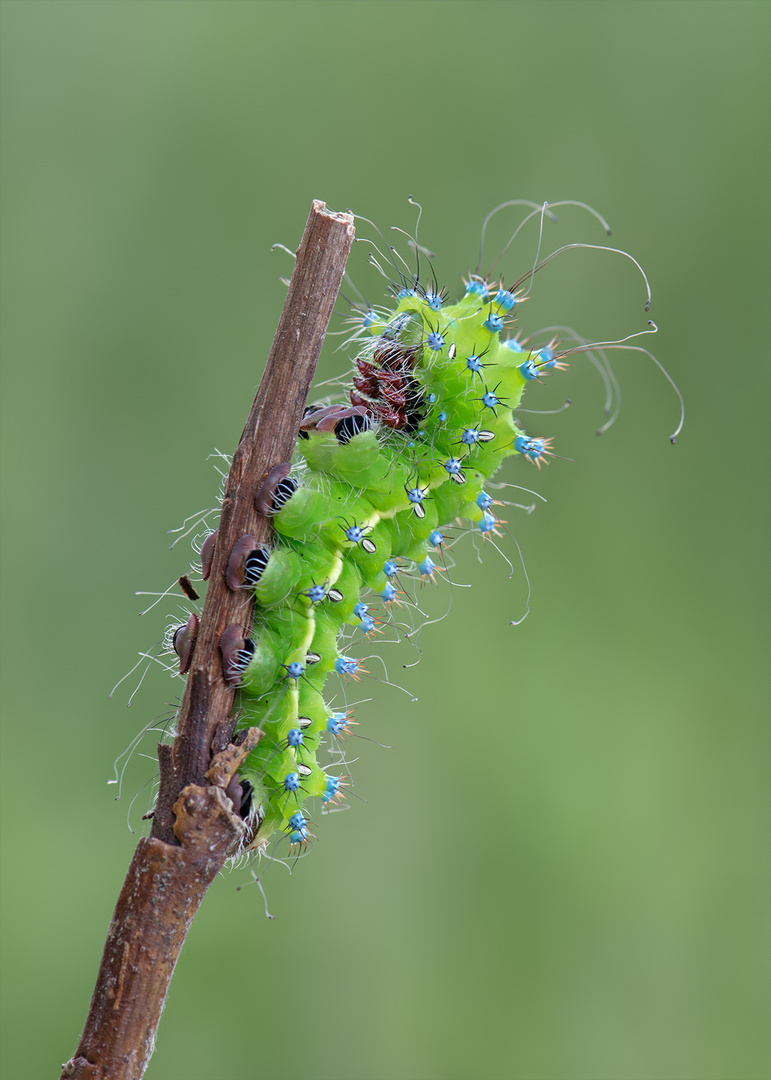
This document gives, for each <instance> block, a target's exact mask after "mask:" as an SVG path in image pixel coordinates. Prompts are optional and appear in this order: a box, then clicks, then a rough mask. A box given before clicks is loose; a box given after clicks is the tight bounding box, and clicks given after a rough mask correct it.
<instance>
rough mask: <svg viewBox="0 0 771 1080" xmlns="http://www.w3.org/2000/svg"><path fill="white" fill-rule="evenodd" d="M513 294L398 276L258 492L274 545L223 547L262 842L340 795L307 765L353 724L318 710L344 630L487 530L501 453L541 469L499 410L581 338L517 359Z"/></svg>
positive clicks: (538, 456)
mask: <svg viewBox="0 0 771 1080" xmlns="http://www.w3.org/2000/svg"><path fill="white" fill-rule="evenodd" d="M531 205H532V204H531ZM542 212H543V211H542ZM488 220H489V218H488ZM571 246H579V245H571ZM582 246H592V245H582ZM609 250H615V249H609ZM623 254H625V253H623ZM550 257H551V256H549V257H547V260H548V258H550ZM547 260H545V261H547ZM535 269H537V267H535V268H534V270H533V272H534V271H535ZM527 276H528V275H526V277H527ZM529 276H530V277H531V279H532V273H531V274H530V275H529ZM522 280H524V279H522ZM520 284H521V282H517V284H516V285H515V286H513V287H512V288H506V287H505V286H504V285H503V283H502V282H500V283H495V282H491V281H490V280H488V279H486V278H483V277H482V276H480V275H479V274H475V275H471V276H470V278H469V279H468V280H467V281H466V282H465V291H464V293H463V295H462V296H461V298H460V299H459V300H458V301H457V302H456V303H453V304H449V303H447V299H446V296H445V294H444V293H442V292H440V291H438V289H436V288H426V287H424V286H423V285H422V284H421V283H420V281H419V280H418V276H417V274H416V275H415V277H414V278H406V277H405V276H404V275H403V274H402V275H401V281H400V282H397V283H396V286H395V287H394V289H393V291H394V293H395V303H394V304H393V306H392V307H391V308H390V309H388V310H382V311H373V310H368V311H367V312H366V313H365V314H364V315H363V317H361V318H360V320H359V326H358V329H357V332H356V333H355V334H354V336H353V338H352V339H351V340H352V341H354V342H356V344H357V346H358V355H357V357H356V360H355V371H354V375H353V388H352V389H351V390H350V391H349V402H346V403H344V404H338V405H316V406H310V407H309V408H308V409H306V413H305V416H304V418H303V420H302V424H301V429H300V432H299V438H298V442H297V447H296V452H295V454H294V459H293V461H292V462H291V463H289V462H287V463H284V464H282V465H280V466H277V468H276V469H274V470H273V472H272V473H271V474H270V475H269V476H268V478H267V479H266V481H265V482H264V483H263V485H262V487H261V489H260V491H259V492H257V493H256V500H257V508H258V509H259V510H260V511H261V512H262V513H264V514H267V515H268V516H270V518H271V520H272V524H273V526H274V528H275V534H276V538H275V543H274V544H273V546H272V547H271V548H265V547H257V546H256V545H255V542H254V538H253V537H251V536H245V537H243V538H242V539H241V540H240V541H239V542H238V544H236V546H235V548H234V549H233V552H232V553H231V556H230V561H229V564H228V578H227V579H228V584H229V585H230V586H231V588H234V589H245V590H253V592H254V596H255V599H256V605H255V616H254V626H253V629H252V632H251V635H250V637H248V638H244V637H243V632H242V630H241V628H240V627H230V628H229V630H227V631H226V632H225V634H224V635H223V639H222V645H221V647H222V654H223V666H224V672H225V677H226V679H228V680H229V681H230V682H231V683H232V684H234V685H237V686H238V687H239V712H238V716H239V720H238V726H239V728H243V727H250V726H258V727H260V728H261V729H262V730H263V732H264V737H263V739H262V741H261V742H260V743H259V744H258V746H257V747H256V749H255V750H254V751H253V752H252V753H251V754H250V755H249V757H248V758H247V760H246V762H245V763H244V765H243V767H242V769H241V772H240V778H241V788H242V793H243V800H242V806H241V809H242V813H243V814H244V815H247V814H250V815H251V817H252V820H253V821H254V822H255V823H256V824H257V831H256V837H257V839H256V842H257V844H258V846H263V845H264V844H265V843H266V842H267V841H268V839H269V838H270V837H271V836H273V835H276V834H278V836H279V837H286V838H288V842H289V846H290V849H301V848H304V847H305V846H306V845H307V843H308V841H309V839H310V838H311V837H312V835H313V834H312V833H311V831H310V830H311V824H312V823H311V818H310V815H309V813H308V812H307V810H306V803H307V801H308V800H321V804H322V807H323V806H325V805H326V804H328V803H332V802H334V801H336V800H339V799H340V798H341V797H342V795H343V792H344V787H345V784H346V778H345V776H343V775H333V774H332V773H330V772H329V771H328V770H327V769H325V768H324V767H323V766H322V765H321V764H320V760H319V752H320V750H321V749H322V748H324V747H325V746H334V745H335V740H337V739H338V738H339V737H341V736H342V735H344V734H346V732H347V731H348V729H349V725H350V723H352V722H353V721H352V720H351V718H350V716H349V715H348V713H347V712H339V711H336V710H334V709H333V708H331V707H330V706H329V705H328V704H327V701H326V698H325V687H326V684H327V680H328V678H329V676H337V677H339V678H340V679H343V680H346V679H349V678H356V677H358V675H359V674H361V673H362V671H363V668H362V665H361V662H360V661H359V660H358V659H356V658H355V657H354V656H350V655H348V653H347V651H344V650H343V649H342V648H341V643H340V638H341V632H342V631H343V630H344V629H346V628H350V627H352V628H354V631H353V632H354V634H357V633H358V634H359V635H360V636H361V637H362V638H368V637H369V636H370V635H371V634H373V633H374V632H375V631H376V630H377V620H376V617H375V616H374V614H373V607H372V605H373V603H375V602H377V604H378V605H382V607H383V608H384V609H385V611H386V613H388V609H389V606H390V605H392V604H394V603H395V602H398V581H399V573H400V572H402V571H405V570H407V569H409V570H410V571H412V572H417V574H419V575H420V576H421V577H422V578H427V577H428V578H433V575H434V571H435V570H436V569H437V564H436V562H435V561H434V557H437V558H439V556H438V555H437V551H440V552H441V550H442V548H443V547H444V546H445V539H444V535H443V533H442V529H443V528H445V527H446V526H448V525H450V524H451V523H455V522H458V521H465V522H467V523H468V527H470V528H472V529H474V530H476V531H477V532H478V533H479V534H481V535H482V536H484V535H486V534H495V535H498V534H497V532H496V529H497V526H498V525H499V522H498V519H497V517H496V515H495V512H494V510H493V507H494V505H495V500H494V499H493V498H492V497H491V495H490V494H489V493H488V492H487V491H486V490H485V484H486V483H487V481H488V480H489V479H490V478H491V477H492V476H493V475H494V474H495V473H496V472H497V470H498V469H499V468H500V466H501V465H502V463H503V461H504V460H505V458H507V457H520V458H524V459H525V460H526V461H527V462H530V463H533V464H535V465H537V466H539V467H540V466H541V465H542V464H543V463H544V462H545V461H547V460H548V458H549V456H550V455H551V453H552V450H551V441H550V440H549V439H547V438H542V437H531V436H529V435H528V434H527V433H526V432H525V431H523V430H522V429H521V428H520V427H519V426H518V425H517V423H516V422H515V420H514V417H513V410H515V409H517V407H518V406H519V404H520V401H521V399H522V395H523V392H524V390H525V388H526V387H527V385H528V383H530V382H532V381H533V380H535V379H539V378H541V377H543V376H546V375H549V374H551V373H552V372H555V371H557V370H559V369H561V368H563V367H564V366H565V364H564V363H563V362H562V358H563V357H564V356H565V355H567V353H569V352H574V351H580V350H582V349H583V350H586V349H587V348H588V346H586V344H585V343H584V345H579V346H577V347H576V348H571V349H567V350H563V351H562V352H559V351H557V350H556V343H555V341H552V342H551V343H550V344H549V345H544V346H542V347H540V348H535V349H530V348H527V347H525V346H523V344H521V343H520V341H519V340H518V339H517V338H516V337H514V336H510V334H509V331H510V328H511V327H512V326H513V324H514V322H515V320H516V313H517V307H518V304H519V303H520V301H521V300H522V298H523V297H522V295H521V293H519V292H518V291H517V288H518V286H519V285H520ZM625 340H626V339H625ZM605 344H610V345H614V344H616V345H618V344H620V343H605ZM626 347H628V348H635V347H634V346H626ZM641 351H646V350H641ZM649 355H650V354H649ZM667 377H668V376H667ZM670 381H671V380H670ZM678 430H679V428H678ZM214 543H215V534H212V536H211V537H210V538H209V539H208V540H207V542H206V543H205V544H204V547H203V550H202V558H203V562H204V577H206V576H207V575H208V568H207V564H208V565H209V566H210V564H211V556H212V552H213V544H214ZM192 632H194V627H193V628H192V629H191V627H190V624H188V627H187V628H185V631H184V633H182V634H181V635H180V641H179V642H177V643H176V644H175V647H176V648H177V652H178V653H179V655H180V657H181V658H182V663H184V657H185V656H186V655H188V654H189V636H190V633H192ZM354 651H355V648H354ZM181 666H182V665H181Z"/></svg>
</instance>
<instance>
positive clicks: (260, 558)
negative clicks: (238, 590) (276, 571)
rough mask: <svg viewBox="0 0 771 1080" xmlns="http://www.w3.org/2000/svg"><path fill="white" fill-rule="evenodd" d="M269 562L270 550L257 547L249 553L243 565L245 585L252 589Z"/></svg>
mask: <svg viewBox="0 0 771 1080" xmlns="http://www.w3.org/2000/svg"><path fill="white" fill-rule="evenodd" d="M269 561H270V548H266V547H258V548H255V549H254V551H250V552H249V555H248V556H247V558H246V562H245V563H244V578H245V580H246V584H247V585H251V586H252V587H254V586H255V585H258V584H259V582H260V578H261V577H262V575H263V574H264V573H265V568H266V567H267V565H268V563H269Z"/></svg>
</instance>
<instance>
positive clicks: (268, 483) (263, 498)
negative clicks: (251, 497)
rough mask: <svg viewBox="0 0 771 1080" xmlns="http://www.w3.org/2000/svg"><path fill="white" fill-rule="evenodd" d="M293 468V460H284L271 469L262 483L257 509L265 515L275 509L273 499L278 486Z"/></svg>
mask: <svg viewBox="0 0 771 1080" xmlns="http://www.w3.org/2000/svg"><path fill="white" fill-rule="evenodd" d="M291 468H292V464H291V462H289V461H282V462H281V464H280V465H276V466H275V468H273V469H271V470H270V472H269V473H268V475H267V476H266V477H265V479H264V480H263V482H262V484H261V485H260V489H259V491H258V492H257V495H256V496H255V502H256V504H257V509H258V510H259V512H260V513H261V514H263V515H264V516H265V517H267V516H268V514H270V512H271V511H272V510H273V500H274V498H275V495H276V488H277V487H278V486H279V484H280V483H281V481H282V480H286V478H287V476H289V473H290V471H291Z"/></svg>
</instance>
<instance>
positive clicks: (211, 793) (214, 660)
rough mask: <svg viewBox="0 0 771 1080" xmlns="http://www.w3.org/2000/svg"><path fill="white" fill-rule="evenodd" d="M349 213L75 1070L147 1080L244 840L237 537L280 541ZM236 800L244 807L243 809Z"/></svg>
mask: <svg viewBox="0 0 771 1080" xmlns="http://www.w3.org/2000/svg"><path fill="white" fill-rule="evenodd" d="M353 235H354V230H353V218H352V217H351V215H350V214H335V213H332V212H331V211H328V210H327V209H326V207H325V205H324V203H322V202H318V201H314V203H313V206H312V209H311V213H310V216H309V218H308V222H307V224H306V227H305V232H304V234H303V238H302V241H301V243H300V247H299V248H298V251H297V262H296V264H295V268H294V273H293V274H292V279H291V282H290V284H289V290H288V293H287V297H286V302H285V304H284V310H283V312H282V314H281V319H280V321H279V324H278V328H277V330H276V335H275V338H274V340H273V347H272V349H271V351H270V355H269V357H268V362H267V365H266V368H265V373H264V375H263V377H262V381H261V382H260V387H259V390H258V391H257V396H256V398H255V400H254V404H253V405H252V410H251V412H250V414H249V418H248V420H247V422H246V426H245V428H244V431H243V434H242V435H241V439H240V442H239V444H238V448H237V449H236V452H235V454H234V455H233V463H232V466H231V469H230V472H229V474H228V478H227V482H226V485H225V495H224V498H223V501H222V512H221V516H220V524H219V528H218V531H217V543H216V548H215V552H214V561H213V565H212V571H211V577H210V581H209V587H208V590H207V593H206V600H205V603H204V608H203V614H202V616H201V623H200V628H199V630H198V635H197V638H196V642H195V647H194V651H193V656H192V662H191V665H190V673H189V676H188V680H187V686H186V689H185V695H184V698H183V702H182V707H181V709H180V713H179V718H178V723H177V732H178V733H177V736H176V738H175V740H174V743H173V746H171V747H169V746H163V745H162V746H160V747H159V748H158V757H159V762H160V766H161V782H160V789H159V793H158V800H157V803H156V808H155V813H154V817H153V826H152V833H151V835H150V836H149V837H147V838H143V839H141V840H140V841H139V844H138V845H137V849H136V851H135V853H134V857H133V859H132V862H131V866H130V867H129V871H128V874H127V876H126V880H125V882H124V885H123V889H122V890H121V894H120V897H119V898H118V904H117V906H116V908H115V914H114V915H113V918H112V922H111V923H110V928H109V931H108V935H107V941H106V943H105V949H104V954H103V957H102V963H101V966H100V969H99V975H98V977H97V983H96V988H95V990H94V995H93V998H92V1000H91V1008H90V1011H89V1015H88V1019H87V1021H86V1027H85V1030H84V1032H83V1035H82V1037H81V1040H80V1045H79V1046H78V1049H77V1051H76V1053H75V1055H74V1056H73V1058H72V1059H71V1060H70V1061H69V1062H67V1064H66V1065H64V1067H63V1071H62V1078H68V1080H74V1078H77V1080H80V1078H84V1080H85V1078H88V1080H139V1078H140V1077H142V1076H143V1075H144V1072H145V1069H146V1068H147V1064H148V1062H149V1060H150V1056H151V1054H152V1051H153V1046H154V1043H155V1032H156V1029H157V1026H158V1021H159V1019H160V1014H161V1010H162V1008H163V1003H164V1001H165V998H166V992H167V990H168V986H169V983H170V981H171V976H172V974H173V972H174V966H175V964H176V962H177V958H178V956H179V952H180V950H181V948H182V945H183V943H184V940H185V937H186V935H187V931H188V929H189V927H190V924H191V922H192V920H193V917H194V915H195V913H196V911H197V909H198V906H199V905H200V903H201V900H202V899H203V897H204V895H205V893H206V890H207V889H208V887H209V885H210V884H211V882H212V881H213V880H214V878H215V877H216V875H217V874H218V873H219V871H220V870H221V868H222V866H223V865H224V863H225V862H226V860H227V859H228V857H229V856H230V855H232V854H233V852H234V851H235V850H236V848H237V847H238V844H239V843H240V842H241V841H242V840H243V838H244V833H245V826H244V823H243V821H242V820H241V819H240V817H238V815H237V814H236V813H234V812H233V804H232V802H231V800H230V799H229V798H228V796H227V795H226V793H225V788H226V787H227V786H228V784H229V783H230V782H231V780H232V779H233V778H234V776H235V775H236V771H237V769H238V765H239V763H240V761H241V760H243V757H244V756H245V754H246V753H247V752H248V749H249V748H250V746H254V745H256V742H257V741H258V740H259V738H260V736H261V732H259V731H258V730H257V729H255V728H250V729H249V731H248V732H247V733H246V736H245V738H244V739H243V740H242V741H241V743H240V744H239V746H234V745H233V744H232V743H231V741H230V740H231V737H232V734H233V728H234V724H235V720H234V718H233V715H232V713H233V701H234V690H233V687H232V685H231V684H229V683H228V682H227V681H226V680H225V678H224V677H223V670H222V657H221V654H220V638H221V636H222V633H223V631H224V630H225V629H226V627H228V626H231V625H233V624H240V625H241V626H242V627H243V628H244V631H245V635H246V634H248V631H249V629H250V628H251V622H252V606H253V605H252V602H251V601H250V600H248V599H247V598H246V597H245V594H244V593H243V592H236V591H233V590H231V589H230V588H229V587H228V585H227V582H226V580H225V572H226V568H227V563H228V558H229V555H230V552H231V550H232V548H233V546H234V544H235V543H236V541H237V540H238V539H239V538H240V537H241V536H243V535H244V533H251V534H252V535H253V536H254V538H255V541H256V544H258V545H259V544H260V543H264V542H265V541H267V540H269V538H270V533H271V526H270V522H269V521H268V519H267V518H265V517H263V515H261V514H260V513H259V512H258V511H257V509H256V506H255V501H254V496H255V493H256V491H257V490H258V489H259V487H260V484H261V483H262V481H263V479H264V478H265V476H266V475H267V474H268V473H269V472H270V470H271V469H272V467H273V466H274V465H275V464H276V463H277V462H281V461H286V460H288V459H289V458H290V457H291V452H292V449H293V447H294V443H295V439H296V435H297V429H298V425H299V421H300V417H301V414H302V410H303V406H304V404H305V401H306V399H307V396H308V390H309V389H310V384H311V380H312V379H313V374H314V371H315V369H316V362H317V360H318V356H319V353H320V351H321V346H322V344H323V341H324V335H325V333H326V329H327V325H328V322H329V318H330V315H331V314H332V308H333V307H334V304H335V300H336V299H337V294H338V291H339V288H340V283H341V280H342V275H343V271H344V269H345V263H346V260H347V257H348V253H349V251H350V249H351V244H352V242H353ZM237 809H238V808H237V807H236V810H237Z"/></svg>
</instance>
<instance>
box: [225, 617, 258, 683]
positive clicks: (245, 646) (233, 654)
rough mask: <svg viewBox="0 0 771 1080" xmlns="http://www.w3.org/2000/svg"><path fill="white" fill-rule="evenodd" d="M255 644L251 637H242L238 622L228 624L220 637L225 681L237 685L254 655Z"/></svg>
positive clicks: (242, 633)
mask: <svg viewBox="0 0 771 1080" xmlns="http://www.w3.org/2000/svg"><path fill="white" fill-rule="evenodd" d="M254 650H255V644H254V642H253V641H252V639H251V638H248V637H246V638H245V637H244V631H243V627H241V626H239V625H238V624H233V625H232V626H228V627H227V629H226V630H223V632H222V637H221V638H220V652H221V653H222V673H223V675H224V676H225V682H227V683H229V684H230V685H231V686H238V684H239V682H240V681H241V676H242V675H243V673H244V672H245V671H246V669H247V668H248V666H249V661H250V660H251V659H252V657H253V656H254Z"/></svg>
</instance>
